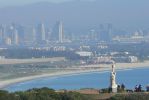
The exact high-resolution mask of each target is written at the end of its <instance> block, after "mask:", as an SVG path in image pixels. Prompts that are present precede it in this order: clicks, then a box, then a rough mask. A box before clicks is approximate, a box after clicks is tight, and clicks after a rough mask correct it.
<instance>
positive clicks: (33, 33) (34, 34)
mask: <svg viewBox="0 0 149 100" xmlns="http://www.w3.org/2000/svg"><path fill="white" fill-rule="evenodd" d="M32 39H33V42H36V29H35V28H33V29H32Z"/></svg>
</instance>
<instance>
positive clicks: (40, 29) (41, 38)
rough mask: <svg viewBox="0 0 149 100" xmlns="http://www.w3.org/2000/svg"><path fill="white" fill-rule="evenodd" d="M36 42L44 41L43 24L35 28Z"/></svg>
mask: <svg viewBox="0 0 149 100" xmlns="http://www.w3.org/2000/svg"><path fill="white" fill-rule="evenodd" d="M36 38H37V42H41V41H45V40H46V32H45V26H44V24H43V23H42V24H39V25H38V27H37V35H36Z"/></svg>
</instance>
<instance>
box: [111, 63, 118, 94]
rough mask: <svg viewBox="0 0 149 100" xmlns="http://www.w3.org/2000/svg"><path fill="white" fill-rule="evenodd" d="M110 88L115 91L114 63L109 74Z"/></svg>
mask: <svg viewBox="0 0 149 100" xmlns="http://www.w3.org/2000/svg"><path fill="white" fill-rule="evenodd" d="M110 88H111V89H112V92H113V93H117V84H116V72H115V63H114V62H113V64H112V71H111V76H110Z"/></svg>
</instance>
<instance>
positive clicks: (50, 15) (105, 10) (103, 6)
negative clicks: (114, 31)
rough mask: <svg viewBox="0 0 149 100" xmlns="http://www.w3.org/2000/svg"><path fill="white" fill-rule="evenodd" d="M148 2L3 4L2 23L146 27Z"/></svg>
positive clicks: (107, 0) (101, 0)
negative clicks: (57, 23)
mask: <svg viewBox="0 0 149 100" xmlns="http://www.w3.org/2000/svg"><path fill="white" fill-rule="evenodd" d="M148 4H149V0H123V1H122V0H96V1H79V0H76V1H69V2H63V3H49V2H39V3H35V4H29V5H24V6H16V7H5V8H0V24H8V23H9V24H10V23H12V22H14V23H20V24H23V25H35V24H37V23H40V22H44V23H46V24H49V25H50V26H52V25H54V23H56V21H59V20H61V21H63V22H64V25H65V28H66V29H69V30H79V31H81V30H85V29H89V28H94V27H97V26H98V25H99V24H102V23H113V24H114V25H115V26H117V27H124V28H128V27H130V28H138V27H139V28H142V27H143V28H144V27H145V28H146V27H149V23H148V22H147V21H148V20H149V13H148V9H149V6H148Z"/></svg>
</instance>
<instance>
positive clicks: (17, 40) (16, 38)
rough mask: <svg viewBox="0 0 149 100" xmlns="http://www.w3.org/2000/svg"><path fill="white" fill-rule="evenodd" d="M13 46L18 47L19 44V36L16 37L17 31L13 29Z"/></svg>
mask: <svg viewBox="0 0 149 100" xmlns="http://www.w3.org/2000/svg"><path fill="white" fill-rule="evenodd" d="M13 38H14V41H13V42H14V44H15V45H18V44H19V35H18V30H16V29H14V37H13Z"/></svg>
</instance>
